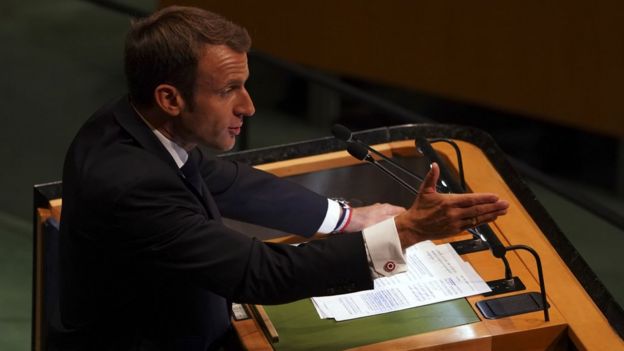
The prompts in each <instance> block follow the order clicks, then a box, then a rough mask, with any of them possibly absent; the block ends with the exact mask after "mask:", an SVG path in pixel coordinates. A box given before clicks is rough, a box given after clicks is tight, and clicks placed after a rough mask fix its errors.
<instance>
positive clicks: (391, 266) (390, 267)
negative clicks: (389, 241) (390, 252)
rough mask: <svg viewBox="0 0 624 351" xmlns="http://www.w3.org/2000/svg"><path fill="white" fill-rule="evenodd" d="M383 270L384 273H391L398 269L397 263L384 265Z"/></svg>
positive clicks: (391, 262) (390, 262) (389, 262)
mask: <svg viewBox="0 0 624 351" xmlns="http://www.w3.org/2000/svg"><path fill="white" fill-rule="evenodd" d="M383 269H384V271H386V272H388V273H390V272H392V271H394V270H395V269H396V263H394V261H388V262H386V264H384V267H383Z"/></svg>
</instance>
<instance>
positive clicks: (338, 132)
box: [331, 124, 353, 142]
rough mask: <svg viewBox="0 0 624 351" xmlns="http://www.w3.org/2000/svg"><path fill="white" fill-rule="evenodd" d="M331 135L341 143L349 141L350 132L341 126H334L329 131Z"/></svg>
mask: <svg viewBox="0 0 624 351" xmlns="http://www.w3.org/2000/svg"><path fill="white" fill-rule="evenodd" d="M331 131H332V134H333V135H334V136H335V137H336V138H338V139H340V140H343V141H347V142H348V141H351V134H353V133H351V131H350V130H349V128H347V127H345V126H343V125H342V124H334V126H333V127H332V129H331Z"/></svg>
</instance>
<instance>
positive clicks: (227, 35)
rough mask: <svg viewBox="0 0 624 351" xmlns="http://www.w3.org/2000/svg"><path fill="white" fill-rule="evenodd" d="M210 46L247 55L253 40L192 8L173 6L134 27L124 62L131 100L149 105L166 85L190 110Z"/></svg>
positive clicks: (242, 30)
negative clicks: (175, 90) (201, 63)
mask: <svg viewBox="0 0 624 351" xmlns="http://www.w3.org/2000/svg"><path fill="white" fill-rule="evenodd" d="M207 44H208V45H227V46H228V47H229V48H231V49H232V50H234V51H237V52H247V51H249V48H250V46H251V38H250V37H249V34H248V33H247V30H245V28H242V27H240V26H238V25H236V24H234V23H232V22H230V21H228V20H227V19H225V18H223V17H221V16H219V15H217V14H215V13H212V12H209V11H206V10H202V9H199V8H194V7H182V6H170V7H166V8H164V9H161V10H159V11H157V12H155V13H153V14H152V15H150V16H149V17H145V18H141V19H138V20H135V21H133V22H132V26H131V28H130V31H129V32H128V35H127V37H126V46H125V57H124V64H125V72H126V79H127V84H128V91H129V94H130V97H131V99H132V100H133V101H134V102H136V103H137V104H140V105H151V104H152V103H153V99H154V97H153V93H154V89H155V88H156V87H157V86H158V85H159V84H163V83H166V84H171V85H173V86H175V87H176V88H178V89H179V90H180V92H181V94H182V96H183V97H184V99H185V100H187V101H188V102H189V103H190V104H191V105H192V103H193V91H194V87H195V80H196V74H197V63H198V62H199V60H200V59H201V56H202V52H203V49H204V47H205V45H207Z"/></svg>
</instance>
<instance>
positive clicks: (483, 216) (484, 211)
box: [461, 201, 508, 229]
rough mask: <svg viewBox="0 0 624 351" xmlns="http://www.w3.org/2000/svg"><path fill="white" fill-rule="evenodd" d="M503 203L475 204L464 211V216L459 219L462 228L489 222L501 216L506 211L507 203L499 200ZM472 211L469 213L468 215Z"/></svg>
mask: <svg viewBox="0 0 624 351" xmlns="http://www.w3.org/2000/svg"><path fill="white" fill-rule="evenodd" d="M499 202H501V203H505V204H498V203H497V204H492V205H481V206H475V207H473V208H470V209H466V210H465V211H464V217H463V218H462V219H461V223H462V225H461V226H462V228H464V229H468V228H474V227H477V226H479V225H481V224H485V223H489V222H492V221H494V220H496V218H498V217H499V216H503V215H505V214H506V213H507V208H508V204H506V201H499ZM469 213H472V214H471V215H468V214H469Z"/></svg>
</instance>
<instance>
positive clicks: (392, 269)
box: [362, 218, 407, 278]
mask: <svg viewBox="0 0 624 351" xmlns="http://www.w3.org/2000/svg"><path fill="white" fill-rule="evenodd" d="M362 234H363V236H364V243H365V244H366V252H367V254H368V258H369V266H370V269H371V275H372V276H373V278H379V277H386V276H391V275H394V274H397V273H402V272H405V271H407V263H406V262H405V256H404V255H403V250H402V249H401V242H400V241H399V233H398V232H397V229H396V224H395V223H394V218H388V219H386V220H385V221H382V222H379V223H377V224H375V225H372V226H370V227H368V228H366V229H364V230H363V231H362Z"/></svg>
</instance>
